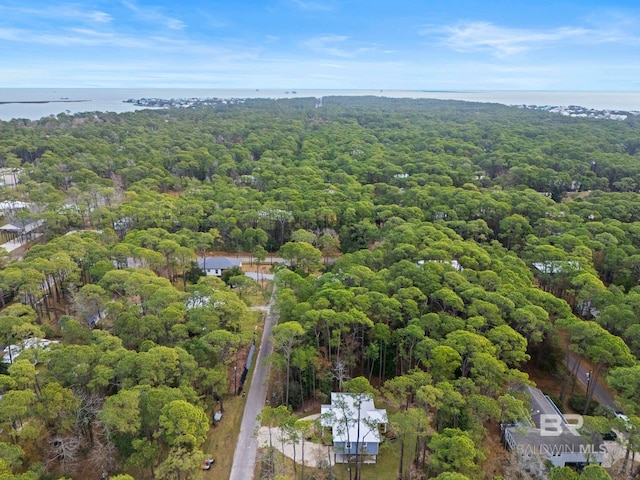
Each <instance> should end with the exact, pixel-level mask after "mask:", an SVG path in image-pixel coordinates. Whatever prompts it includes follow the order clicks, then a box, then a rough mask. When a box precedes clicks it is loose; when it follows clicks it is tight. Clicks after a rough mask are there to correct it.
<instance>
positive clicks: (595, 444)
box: [501, 385, 606, 478]
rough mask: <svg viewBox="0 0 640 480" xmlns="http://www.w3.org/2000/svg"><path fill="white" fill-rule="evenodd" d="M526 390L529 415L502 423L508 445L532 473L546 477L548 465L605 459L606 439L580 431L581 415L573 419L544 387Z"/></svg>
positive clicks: (578, 463)
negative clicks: (590, 436)
mask: <svg viewBox="0 0 640 480" xmlns="http://www.w3.org/2000/svg"><path fill="white" fill-rule="evenodd" d="M525 393H526V394H527V395H528V397H529V400H530V405H531V408H530V411H529V415H524V413H525V412H523V418H521V419H520V420H518V421H517V422H515V423H511V424H503V425H502V426H501V427H502V434H503V442H504V445H505V446H506V447H507V448H508V449H509V450H512V451H515V452H516V453H517V454H518V456H519V457H520V459H521V460H522V462H523V464H524V465H525V466H526V468H527V470H528V471H529V472H530V473H531V474H532V475H534V476H537V477H539V478H546V472H547V470H548V469H547V466H548V465H551V466H554V467H565V466H567V467H581V466H583V465H586V464H589V463H597V464H601V463H602V462H603V460H604V454H605V452H606V449H605V448H604V444H603V442H602V439H601V438H600V437H599V436H598V438H586V437H583V436H582V435H581V434H580V432H579V431H578V429H579V427H581V426H582V425H581V421H580V420H581V417H580V416H577V417H578V418H576V420H577V421H578V423H570V422H569V421H568V419H567V418H566V417H565V415H563V414H562V412H560V410H559V409H558V407H557V406H556V404H555V403H554V402H553V400H551V398H550V397H549V396H548V395H545V394H544V393H542V391H541V390H539V389H537V388H535V387H532V386H529V385H527V386H526V387H525ZM567 417H568V415H567Z"/></svg>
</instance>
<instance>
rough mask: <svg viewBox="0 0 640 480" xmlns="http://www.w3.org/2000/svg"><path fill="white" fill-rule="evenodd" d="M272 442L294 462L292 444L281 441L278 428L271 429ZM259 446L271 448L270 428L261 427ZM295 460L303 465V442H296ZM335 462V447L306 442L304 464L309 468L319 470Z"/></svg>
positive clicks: (314, 416) (313, 417) (310, 417)
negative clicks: (321, 466) (318, 468)
mask: <svg viewBox="0 0 640 480" xmlns="http://www.w3.org/2000/svg"><path fill="white" fill-rule="evenodd" d="M319 416H320V415H319V414H316V415H311V416H309V417H305V418H303V419H302V420H315V419H316V418H318V417H319ZM271 437H272V439H271V441H272V445H273V446H274V447H275V448H276V449H277V450H278V451H279V452H282V453H283V454H284V455H285V456H286V457H288V458H290V459H291V460H293V458H294V455H293V452H294V449H293V444H292V443H290V442H289V443H287V442H284V443H283V442H282V441H281V440H280V431H279V429H277V428H272V429H271ZM258 445H259V446H260V448H264V447H268V446H269V428H268V427H260V430H258ZM295 459H296V463H298V464H299V465H301V464H302V442H300V441H299V442H296V448H295ZM327 463H330V464H331V465H333V464H334V462H333V447H327V446H326V445H321V444H319V443H312V442H304V464H305V465H306V466H308V467H313V468H317V467H318V466H320V465H321V464H324V465H326V464H327Z"/></svg>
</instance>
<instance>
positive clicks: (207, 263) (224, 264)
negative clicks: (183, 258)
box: [198, 257, 242, 277]
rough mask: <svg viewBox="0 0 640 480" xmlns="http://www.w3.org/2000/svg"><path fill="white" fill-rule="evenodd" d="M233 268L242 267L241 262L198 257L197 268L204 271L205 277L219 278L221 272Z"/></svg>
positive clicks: (223, 258) (221, 258) (230, 259)
mask: <svg viewBox="0 0 640 480" xmlns="http://www.w3.org/2000/svg"><path fill="white" fill-rule="evenodd" d="M233 267H242V260H240V259H239V258H229V257H200V258H198V268H200V270H202V271H204V272H205V274H206V275H207V276H211V275H213V276H216V277H221V276H222V272H224V271H225V270H228V269H230V268H233Z"/></svg>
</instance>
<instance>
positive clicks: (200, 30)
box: [0, 0, 640, 91]
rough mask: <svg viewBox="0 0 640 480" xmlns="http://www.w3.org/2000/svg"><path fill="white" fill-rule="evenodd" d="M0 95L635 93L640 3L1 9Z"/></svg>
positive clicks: (196, 3) (239, 2)
mask: <svg viewBox="0 0 640 480" xmlns="http://www.w3.org/2000/svg"><path fill="white" fill-rule="evenodd" d="M0 87H57V88H61V87H194V88H265V89H266V88H299V89H304V88H337V89H347V88H360V89H387V90H390V89H399V90H404V89H411V90H468V89H471V90H511V89H514V90H622V91H625V90H640V4H638V2H637V1H619V0H609V1H607V2H606V5H605V2H604V1H593V0H569V1H546V0H537V1H518V0H511V1H490V0H486V1H484V0H483V1H481V0H443V1H441V0H432V1H420V0H389V1H381V0H369V1H360V0H348V1H347V0H345V1H341V0H264V1H250V0H226V1H204V0H183V1H181V2H178V1H167V0H153V1H147V0H104V1H103V0H95V1H90V2H87V1H77V2H73V1H71V2H60V1H58V0H47V1H43V0H3V2H2V3H1V4H0Z"/></svg>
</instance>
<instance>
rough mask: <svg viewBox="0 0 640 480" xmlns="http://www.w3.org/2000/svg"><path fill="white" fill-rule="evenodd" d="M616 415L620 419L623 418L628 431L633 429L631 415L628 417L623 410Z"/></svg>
mask: <svg viewBox="0 0 640 480" xmlns="http://www.w3.org/2000/svg"><path fill="white" fill-rule="evenodd" d="M615 415H616V418H619V419H620V420H622V421H623V422H624V428H625V429H626V430H627V431H629V430H631V424H630V423H629V417H627V416H626V415H625V414H624V413H622V412H616V413H615Z"/></svg>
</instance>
